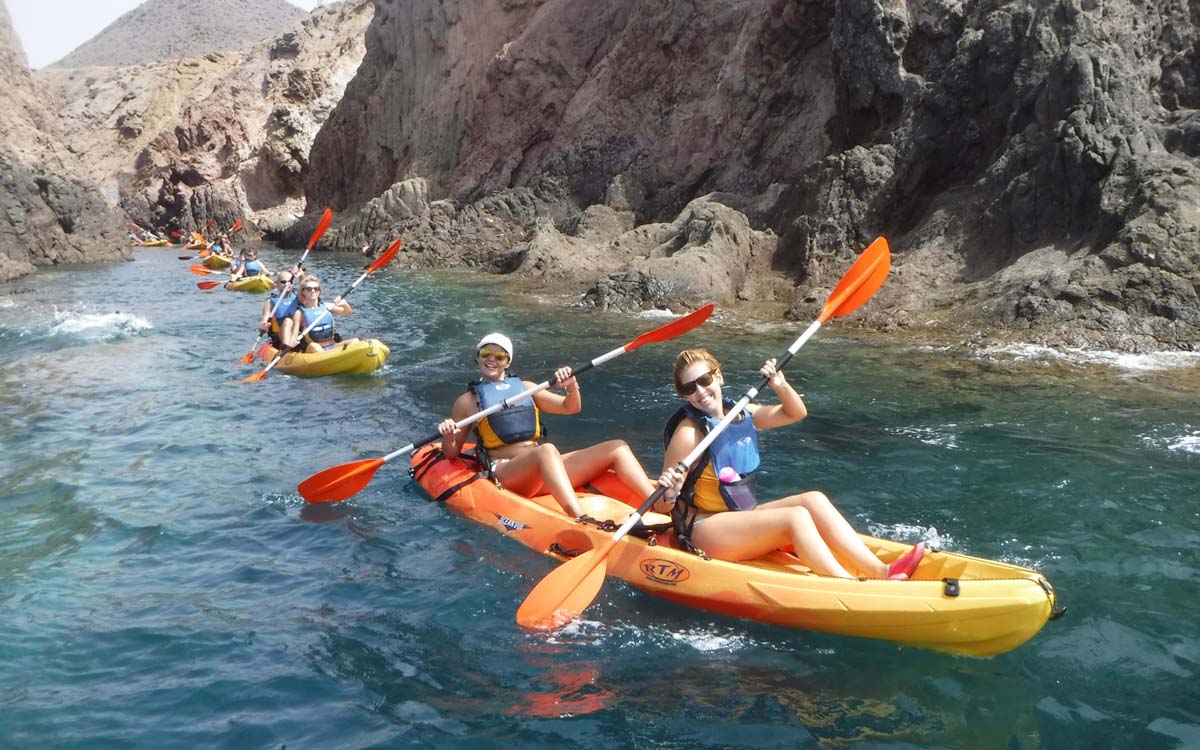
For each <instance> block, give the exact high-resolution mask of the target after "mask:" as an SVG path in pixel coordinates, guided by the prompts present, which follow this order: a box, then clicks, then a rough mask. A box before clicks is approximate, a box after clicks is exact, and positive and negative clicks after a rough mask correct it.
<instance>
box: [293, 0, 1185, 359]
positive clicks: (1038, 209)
mask: <svg viewBox="0 0 1200 750" xmlns="http://www.w3.org/2000/svg"><path fill="white" fill-rule="evenodd" d="M375 6H376V12H375V18H374V20H373V22H372V24H371V26H370V28H369V30H368V32H367V53H366V57H365V59H364V61H363V64H362V66H361V68H360V70H359V73H358V76H357V77H356V78H355V80H354V81H352V82H351V83H350V85H349V86H348V87H347V89H346V96H345V98H344V99H343V100H342V101H341V103H340V104H339V105H338V107H337V109H336V110H335V111H334V113H333V115H332V116H331V117H330V119H329V121H328V123H326V125H325V127H324V128H323V129H322V131H321V132H320V133H319V134H318V136H317V138H316V141H315V142H314V145H313V150H312V154H311V156H310V165H309V168H308V169H307V170H305V172H304V186H305V190H306V194H307V197H308V200H309V207H310V209H314V210H316V209H321V208H324V207H325V206H333V207H334V208H335V209H338V210H341V211H342V214H343V215H342V225H341V226H340V227H339V232H335V233H332V234H331V235H330V243H331V244H334V245H337V244H338V243H339V242H340V243H341V244H342V245H343V246H349V245H351V244H354V243H356V242H357V241H358V240H359V239H361V238H362V237H376V238H382V237H384V236H386V235H387V234H388V233H390V232H394V231H397V230H403V231H405V232H406V233H407V234H408V236H409V237H410V240H409V242H408V244H407V246H408V247H409V248H410V250H412V251H413V252H410V253H408V254H407V256H406V257H407V258H408V262H410V263H413V264H428V265H456V264H461V263H467V264H474V265H479V266H481V267H484V268H487V269H489V270H492V271H496V272H514V271H516V272H521V273H524V274H527V275H533V276H537V275H542V276H544V277H545V278H547V279H551V278H553V279H562V278H566V279H568V280H570V281H571V282H573V283H575V284H576V285H578V288H579V289H580V290H581V291H583V290H587V292H588V298H589V299H592V300H593V301H594V302H596V303H597V304H602V305H617V306H645V305H662V304H666V303H670V302H678V303H684V304H692V303H693V302H698V301H700V300H702V299H715V300H716V301H718V302H721V303H724V304H732V303H734V302H735V301H736V300H738V299H743V300H746V299H753V300H760V299H774V300H777V301H778V302H779V303H780V304H781V305H788V304H791V305H792V314H794V315H797V316H800V317H804V316H805V315H809V314H810V313H811V310H812V308H813V307H814V301H819V300H820V298H821V297H822V296H823V294H824V293H825V292H826V291H828V285H829V284H830V283H832V282H833V281H834V280H836V278H837V276H838V275H840V273H841V272H842V270H843V269H844V268H845V267H846V265H847V264H848V262H849V260H850V259H851V257H852V256H853V255H854V254H855V253H857V252H858V251H859V250H861V249H862V247H864V246H865V245H866V244H867V243H868V242H869V241H870V240H871V239H872V238H873V237H874V236H876V235H878V234H884V235H886V236H887V237H889V239H890V240H891V243H892V247H893V251H894V255H895V267H896V271H895V273H894V276H893V278H892V280H891V281H890V282H889V283H888V284H887V285H885V287H884V290H883V292H882V293H881V294H880V295H879V297H878V298H877V300H876V301H873V303H872V305H871V308H870V309H871V312H870V313H869V314H868V317H869V318H870V320H871V322H874V323H876V324H879V325H887V326H898V327H917V328H920V329H922V330H926V329H928V330H934V331H938V330H943V331H953V332H955V333H959V332H971V331H973V330H976V329H987V330H1004V331H1008V332H1009V333H1010V334H1011V335H1015V336H1020V337H1023V338H1027V339H1034V340H1042V341H1046V342H1050V343H1059V344H1093V345H1107V346H1118V347H1121V348H1126V349H1137V348H1158V347H1179V348H1194V347H1196V346H1197V345H1198V344H1197V342H1198V341H1200V336H1198V335H1197V334H1198V332H1200V296H1198V290H1200V252H1198V251H1197V249H1196V239H1197V234H1198V228H1200V213H1198V207H1200V203H1198V199H1200V192H1198V191H1200V184H1198V178H1200V172H1198V168H1197V165H1196V162H1195V156H1196V155H1197V152H1198V151H1200V146H1198V145H1197V144H1198V143H1200V140H1198V138H1197V133H1198V132H1200V131H1198V130H1197V124H1196V123H1197V122H1200V119H1198V118H1197V113H1196V110H1197V108H1198V107H1200V76H1198V75H1197V73H1196V70H1197V69H1200V65H1198V64H1197V53H1196V42H1197V36H1198V35H1197V18H1196V17H1194V14H1193V12H1192V11H1191V9H1190V6H1189V4H1188V3H1186V2H1183V0H1173V1H1166V2H1159V3H1156V4H1153V5H1150V6H1147V5H1145V4H1142V3H1135V2H1131V1H1130V0H981V1H980V2H976V3H970V4H963V3H961V2H957V0H909V1H908V2H894V1H893V0H840V1H838V2H835V1H834V0H732V1H731V0H688V1H687V2H682V1H676V0H668V1H667V2H663V3H651V4H647V3H636V2H633V1H632V0H610V1H609V2H605V3H593V2H586V1H585V0H544V1H542V2H537V1H536V0H472V2H465V1H464V0H412V1H411V2H405V3H398V2H393V1H391V0H375ZM306 223H307V222H305V223H302V224H301V225H300V226H299V227H298V228H297V230H296V232H297V235H298V236H299V235H300V234H302V233H303V232H304V231H306V229H307V227H306V226H305V224H306Z"/></svg>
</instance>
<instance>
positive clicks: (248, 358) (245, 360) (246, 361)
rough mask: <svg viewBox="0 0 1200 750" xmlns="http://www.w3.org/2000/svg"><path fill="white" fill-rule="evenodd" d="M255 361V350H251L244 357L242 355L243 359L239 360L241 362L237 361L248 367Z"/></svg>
mask: <svg viewBox="0 0 1200 750" xmlns="http://www.w3.org/2000/svg"><path fill="white" fill-rule="evenodd" d="M253 361H254V350H253V349H251V350H250V351H248V352H246V353H245V354H243V355H242V357H241V359H239V360H238V361H237V363H238V364H239V365H248V364H250V363H251V362H253Z"/></svg>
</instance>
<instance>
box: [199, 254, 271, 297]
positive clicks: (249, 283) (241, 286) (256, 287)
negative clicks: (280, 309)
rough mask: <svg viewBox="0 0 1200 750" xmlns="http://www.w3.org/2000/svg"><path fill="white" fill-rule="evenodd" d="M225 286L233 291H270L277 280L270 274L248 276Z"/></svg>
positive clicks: (228, 282)
mask: <svg viewBox="0 0 1200 750" xmlns="http://www.w3.org/2000/svg"><path fill="white" fill-rule="evenodd" d="M210 257H211V256H210ZM225 288H226V289H228V290H230V291H232V292H269V291H271V290H272V289H274V288H275V282H274V281H272V280H271V277H270V276H263V275H259V276H247V277H246V278H244V279H238V280H237V281H227V282H225Z"/></svg>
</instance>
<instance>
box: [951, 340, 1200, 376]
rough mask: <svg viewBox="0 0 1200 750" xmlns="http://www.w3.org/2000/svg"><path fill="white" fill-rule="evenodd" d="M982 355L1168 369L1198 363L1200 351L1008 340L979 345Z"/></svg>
mask: <svg viewBox="0 0 1200 750" xmlns="http://www.w3.org/2000/svg"><path fill="white" fill-rule="evenodd" d="M974 354H975V355H976V356H978V357H981V358H983V359H1012V360H1015V361H1017V362H1050V361H1059V362H1066V363H1068V364H1076V365H1106V366H1108V367H1115V368H1117V369H1121V370H1131V371H1135V372H1144V371H1153V370H1171V369H1180V368H1187V367H1197V366H1200V352H1158V353H1156V354H1123V353H1121V352H1110V351H1104V350H1093V349H1052V348H1050V347H1048V346H1038V345H1035V344H1009V345H1006V346H992V347H987V348H985V349H978V350H976V351H975V352H974Z"/></svg>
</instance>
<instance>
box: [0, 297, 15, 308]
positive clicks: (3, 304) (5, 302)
mask: <svg viewBox="0 0 1200 750" xmlns="http://www.w3.org/2000/svg"><path fill="white" fill-rule="evenodd" d="M16 306H17V303H16V302H13V301H12V300H11V299H0V310H8V309H9V308H12V307H16Z"/></svg>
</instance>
